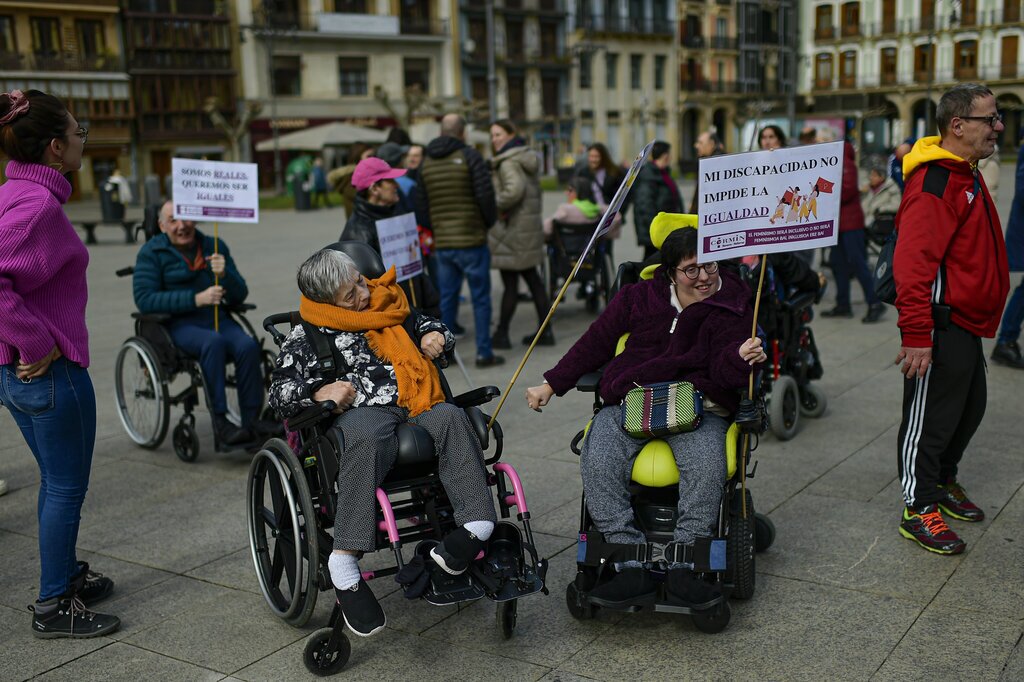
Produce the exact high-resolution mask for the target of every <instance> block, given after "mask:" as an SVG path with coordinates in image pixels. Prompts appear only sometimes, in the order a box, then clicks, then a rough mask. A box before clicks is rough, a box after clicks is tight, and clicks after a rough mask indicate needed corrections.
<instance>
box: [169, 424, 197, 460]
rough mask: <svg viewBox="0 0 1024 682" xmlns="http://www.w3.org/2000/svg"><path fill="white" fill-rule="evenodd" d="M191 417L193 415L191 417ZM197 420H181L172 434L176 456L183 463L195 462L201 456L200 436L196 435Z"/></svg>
mask: <svg viewBox="0 0 1024 682" xmlns="http://www.w3.org/2000/svg"><path fill="white" fill-rule="evenodd" d="M190 417H191V415H190ZM194 424H195V418H194V417H192V418H191V419H190V420H185V419H183V420H181V421H180V422H178V425H177V426H175V427H174V431H173V432H172V433H171V444H172V445H174V454H176V455H177V456H178V459H180V460H181V461H182V462H194V461H196V457H198V456H199V434H197V433H196V427H195V426H194Z"/></svg>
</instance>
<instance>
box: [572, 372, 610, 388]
mask: <svg viewBox="0 0 1024 682" xmlns="http://www.w3.org/2000/svg"><path fill="white" fill-rule="evenodd" d="M603 373H604V372H603V371H602V370H598V371H596V372H587V373H586V374H584V375H583V376H581V377H580V378H579V380H577V382H576V390H577V391H583V392H585V393H597V388H598V386H600V384H601V375H602V374H603Z"/></svg>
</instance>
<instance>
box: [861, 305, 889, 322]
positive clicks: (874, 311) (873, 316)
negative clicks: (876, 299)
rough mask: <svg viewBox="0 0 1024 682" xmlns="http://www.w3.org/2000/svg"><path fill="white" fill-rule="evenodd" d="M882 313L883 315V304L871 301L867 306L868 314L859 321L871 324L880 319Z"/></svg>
mask: <svg viewBox="0 0 1024 682" xmlns="http://www.w3.org/2000/svg"><path fill="white" fill-rule="evenodd" d="M883 315H885V304H884V303H872V304H871V305H869V306H868V314H867V315H865V316H864V317H863V318H862V319H861V322H863V323H864V324H873V323H875V322H878V321H879V320H881V319H882V316H883Z"/></svg>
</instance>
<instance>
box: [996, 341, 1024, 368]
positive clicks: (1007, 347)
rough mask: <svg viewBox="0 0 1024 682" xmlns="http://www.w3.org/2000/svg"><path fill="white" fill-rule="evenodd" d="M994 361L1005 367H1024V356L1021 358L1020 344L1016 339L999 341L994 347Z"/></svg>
mask: <svg viewBox="0 0 1024 682" xmlns="http://www.w3.org/2000/svg"><path fill="white" fill-rule="evenodd" d="M992 362H994V363H996V364H997V365H1002V366H1003V367H1013V368H1015V369H1024V358H1021V354H1020V346H1018V345H1017V342H1016V341H1009V342H1007V343H997V344H996V347H995V348H993V349H992Z"/></svg>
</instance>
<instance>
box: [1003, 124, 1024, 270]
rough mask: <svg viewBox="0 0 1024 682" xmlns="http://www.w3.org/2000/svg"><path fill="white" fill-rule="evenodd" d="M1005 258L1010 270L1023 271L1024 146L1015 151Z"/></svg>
mask: <svg viewBox="0 0 1024 682" xmlns="http://www.w3.org/2000/svg"><path fill="white" fill-rule="evenodd" d="M1006 256H1007V258H1008V260H1009V261H1010V270H1013V271H1014V272H1020V271H1022V270H1024V144H1021V146H1020V149H1018V150H1017V174H1016V181H1015V182H1014V190H1013V203H1012V204H1011V205H1010V219H1009V220H1008V221H1007V223H1006Z"/></svg>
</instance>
